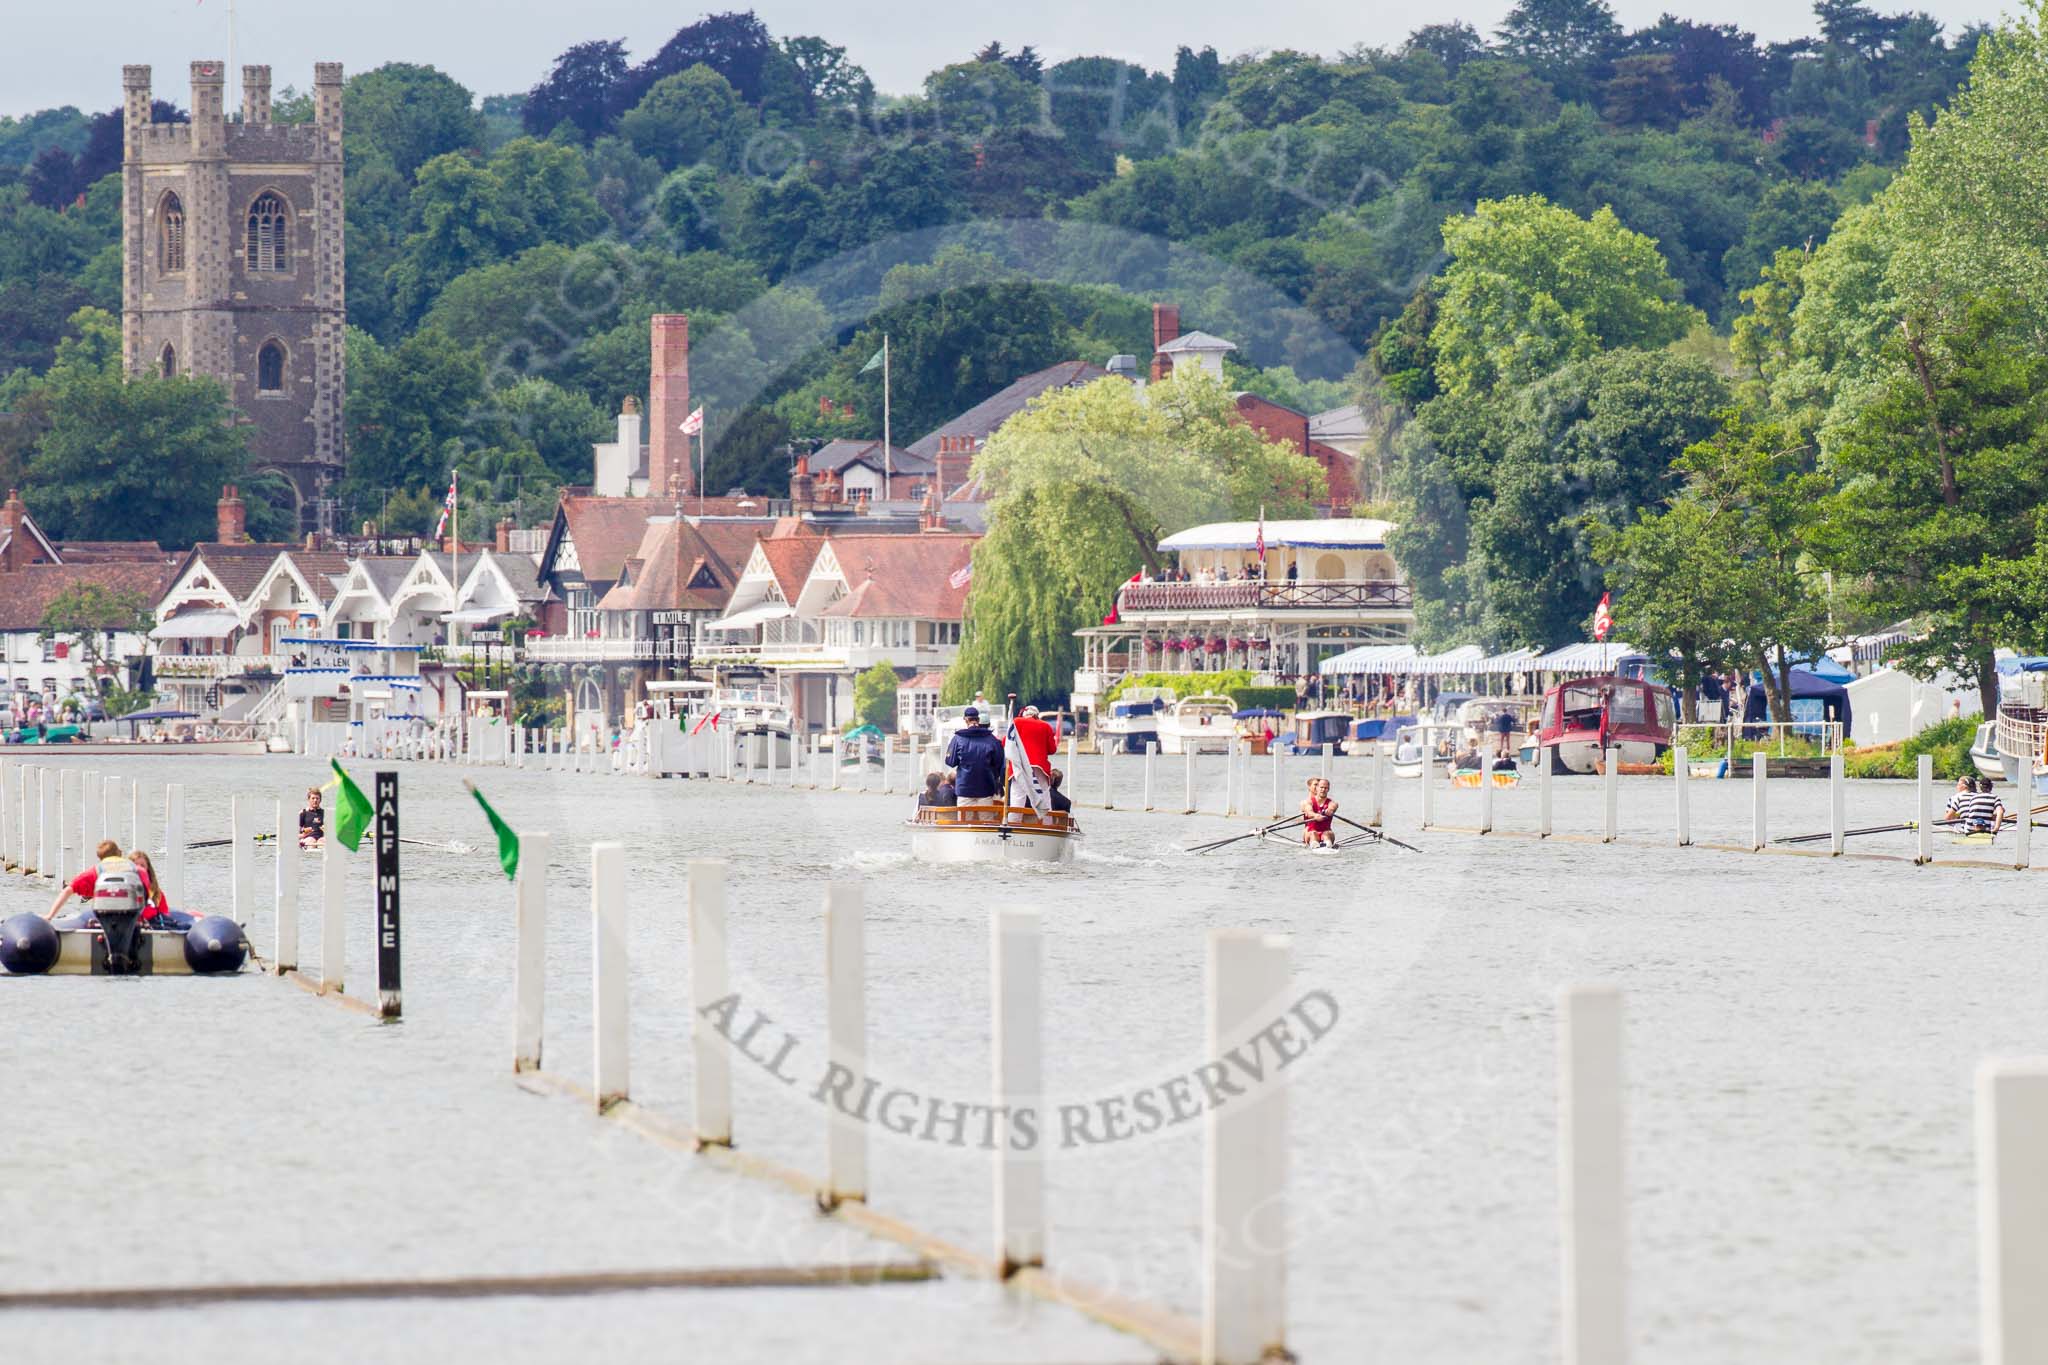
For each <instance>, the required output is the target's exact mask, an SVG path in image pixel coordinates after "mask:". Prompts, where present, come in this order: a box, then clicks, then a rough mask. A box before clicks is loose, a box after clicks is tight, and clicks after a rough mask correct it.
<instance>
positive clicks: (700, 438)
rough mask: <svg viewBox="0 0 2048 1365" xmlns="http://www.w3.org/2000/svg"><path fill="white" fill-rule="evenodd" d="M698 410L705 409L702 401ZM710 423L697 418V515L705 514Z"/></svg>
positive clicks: (704, 419)
mask: <svg viewBox="0 0 2048 1365" xmlns="http://www.w3.org/2000/svg"><path fill="white" fill-rule="evenodd" d="M697 411H698V412H700V413H701V412H702V411H704V405H703V404H702V403H699V404H698V405H697ZM709 425H711V423H710V422H709V420H707V419H706V418H703V417H699V418H698V419H697V515H698V516H700V517H701V516H703V515H704V428H705V427H707V426H709Z"/></svg>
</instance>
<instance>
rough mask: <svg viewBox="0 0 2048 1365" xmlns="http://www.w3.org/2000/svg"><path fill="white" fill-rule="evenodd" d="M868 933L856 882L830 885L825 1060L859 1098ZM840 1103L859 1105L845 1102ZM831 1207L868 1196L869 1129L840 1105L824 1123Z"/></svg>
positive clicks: (826, 1195)
mask: <svg viewBox="0 0 2048 1365" xmlns="http://www.w3.org/2000/svg"><path fill="white" fill-rule="evenodd" d="M866 972H867V929H866V925H865V923H864V912H863V909H862V903H861V888H860V886H859V884H858V883H855V882H832V883H829V884H828V885H827V886H826V887H825V1031H826V1060H827V1061H828V1062H829V1063H830V1064H831V1066H832V1067H833V1068H834V1071H833V1072H832V1075H833V1077H834V1079H841V1078H844V1079H846V1080H847V1087H846V1089H845V1090H844V1091H842V1092H841V1094H842V1096H848V1095H858V1094H859V1093H860V1092H861V1091H862V1090H863V1089H865V1088H866V1084H867V1076H868V1059H867V1053H868V1044H867V1036H868V1016H867V980H866ZM841 1103H852V1104H858V1103H859V1101H857V1100H846V1099H842V1101H841ZM821 1197H822V1199H823V1202H824V1204H825V1206H826V1207H827V1208H834V1207H837V1206H838V1205H840V1204H842V1203H845V1202H846V1201H848V1200H856V1201H861V1202H865V1201H866V1199H867V1197H868V1130H867V1125H866V1124H865V1123H863V1122H861V1121H860V1119H858V1118H856V1117H854V1116H853V1115H852V1114H849V1113H846V1112H843V1111H842V1110H841V1109H839V1108H838V1107H836V1106H828V1108H827V1110H826V1119H825V1189H824V1192H823V1194H822V1196H821Z"/></svg>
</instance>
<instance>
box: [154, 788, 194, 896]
mask: <svg viewBox="0 0 2048 1365" xmlns="http://www.w3.org/2000/svg"><path fill="white" fill-rule="evenodd" d="M157 871H158V872H160V873H162V874H163V882H164V895H165V896H166V897H167V898H168V899H169V900H170V903H171V906H172V908H174V909H175V908H177V907H178V906H182V905H185V904H186V902H187V901H188V900H189V899H190V898H191V894H192V888H191V886H190V885H189V884H187V882H186V881H185V784H184V783H182V782H167V783H165V784H164V865H163V866H162V867H160V868H158V869H157ZM187 908H188V910H189V909H191V908H192V907H189V906H188V907H187Z"/></svg>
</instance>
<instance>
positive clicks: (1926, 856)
mask: <svg viewBox="0 0 2048 1365" xmlns="http://www.w3.org/2000/svg"><path fill="white" fill-rule="evenodd" d="M1918 767H1919V772H1918V773H1917V774H1916V776H1917V778H1918V781H1917V782H1916V784H1915V785H1916V787H1917V789H1918V790H1917V795H1918V796H1919V798H1920V805H1919V810H1920V824H1919V828H1918V829H1916V830H1914V831H1913V833H1914V836H1915V838H1914V851H1915V853H1916V854H1917V855H1918V856H1916V857H1915V858H1914V861H1915V862H1917V863H1920V864H1921V865H1922V866H1925V865H1926V864H1928V863H1931V862H1933V861H1934V755H1933V754H1922V755H1920V762H1919V765H1918ZM2029 804H2032V803H2031V802H2030V803H2029ZM2029 818H2030V819H2031V818H2032V817H2029Z"/></svg>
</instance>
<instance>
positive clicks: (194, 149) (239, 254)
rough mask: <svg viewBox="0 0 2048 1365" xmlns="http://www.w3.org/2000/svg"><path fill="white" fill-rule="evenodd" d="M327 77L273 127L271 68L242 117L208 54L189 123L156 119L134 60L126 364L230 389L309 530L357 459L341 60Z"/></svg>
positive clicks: (127, 88) (128, 133) (196, 80)
mask: <svg viewBox="0 0 2048 1365" xmlns="http://www.w3.org/2000/svg"><path fill="white" fill-rule="evenodd" d="M313 72H314V74H313V107H314V120H313V122H311V123H307V124H280V123H272V122H271V121H270V68H269V67H267V66H245V67H243V68H242V118H241V121H240V122H239V123H230V122H228V120H227V118H226V114H225V111H224V110H223V108H222V107H221V106H222V101H223V98H224V91H225V86H226V75H225V68H224V67H223V66H222V64H221V63H219V62H194V63H192V122H191V123H190V124H183V123H153V122H151V121H150V82H149V68H148V67H146V66H130V67H124V68H123V69H122V85H123V87H124V93H125V96H126V102H125V105H124V111H125V112H124V125H125V133H124V144H123V145H124V148H125V152H124V155H123V159H122V163H121V247H122V255H123V267H122V281H121V297H122V309H121V343H122V355H123V361H124V363H125V365H126V367H127V372H128V373H129V374H130V375H131V376H132V375H142V374H166V375H174V374H202V375H212V376H213V377H214V378H216V379H219V380H220V381H221V382H223V383H224V384H226V385H227V386H228V390H229V392H230V394H231V395H232V396H233V399H234V403H235V406H236V408H238V409H239V410H240V411H241V413H242V415H243V417H244V418H245V420H246V421H247V422H248V424H249V426H250V427H251V428H252V430H251V432H250V442H249V448H250V451H251V454H252V455H253V456H254V467H255V468H256V469H259V470H271V469H274V470H276V471H278V472H279V473H282V474H283V475H285V476H286V477H287V478H288V479H290V480H291V483H292V486H293V488H294V489H296V490H297V492H298V497H299V519H300V526H301V529H303V530H313V529H327V523H328V522H329V521H330V520H331V518H330V516H329V515H327V513H326V508H327V506H328V504H327V503H326V501H325V500H326V499H327V498H328V497H330V496H331V494H330V493H329V491H328V487H329V485H330V484H331V483H332V482H333V481H335V480H336V479H338V478H339V477H340V474H341V467H342V457H343V449H342V423H341V406H342V383H343V378H342V363H343V362H342V326H343V321H344V318H345V313H344V309H343V303H342V278H343V277H342V267H343V262H342V214H341V192H342V191H341V66H340V64H339V63H337V62H321V63H319V64H317V65H316V66H315V67H314V68H313ZM166 473H167V474H169V475H171V476H172V477H175V476H176V474H177V471H175V470H168V471H166Z"/></svg>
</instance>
